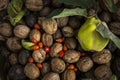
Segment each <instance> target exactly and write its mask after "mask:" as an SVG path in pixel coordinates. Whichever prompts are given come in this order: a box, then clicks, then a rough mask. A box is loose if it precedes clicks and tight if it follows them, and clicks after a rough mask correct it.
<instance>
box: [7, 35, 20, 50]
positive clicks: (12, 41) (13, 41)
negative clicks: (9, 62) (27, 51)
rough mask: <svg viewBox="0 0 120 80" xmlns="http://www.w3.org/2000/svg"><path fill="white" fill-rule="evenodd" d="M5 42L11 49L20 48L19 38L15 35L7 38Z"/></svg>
mask: <svg viewBox="0 0 120 80" xmlns="http://www.w3.org/2000/svg"><path fill="white" fill-rule="evenodd" d="M6 44H7V46H8V48H9V49H10V50H11V51H18V50H20V49H21V48H22V46H21V45H20V40H19V39H18V38H16V37H11V38H8V40H7V42H6Z"/></svg>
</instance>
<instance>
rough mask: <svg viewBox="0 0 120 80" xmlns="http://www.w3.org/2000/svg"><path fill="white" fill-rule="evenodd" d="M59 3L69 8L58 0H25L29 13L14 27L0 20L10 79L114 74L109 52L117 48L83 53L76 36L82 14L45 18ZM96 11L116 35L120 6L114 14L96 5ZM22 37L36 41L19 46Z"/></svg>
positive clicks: (101, 78)
mask: <svg viewBox="0 0 120 80" xmlns="http://www.w3.org/2000/svg"><path fill="white" fill-rule="evenodd" d="M0 2H2V0H0ZM3 2H4V4H2V5H0V15H3V17H5V16H6V15H7V13H6V12H5V9H6V7H7V4H8V0H3ZM2 6H3V7H2ZM62 6H64V7H68V8H71V6H68V5H63V4H60V3H59V2H58V0H43V1H42V0H26V2H25V8H26V9H27V12H28V13H27V14H26V15H25V16H24V17H23V18H22V20H21V21H20V22H19V23H18V24H17V25H15V26H14V27H13V26H12V25H11V24H10V23H9V22H8V21H7V22H6V20H1V19H0V35H2V36H4V37H5V38H6V40H5V45H6V46H7V49H8V50H7V51H8V52H9V54H6V53H7V52H5V51H4V50H2V51H1V53H2V54H4V55H8V60H9V64H10V66H9V67H10V69H9V71H8V78H9V79H10V80H28V79H29V80H77V79H81V78H91V79H92V80H96V79H97V80H109V79H110V77H111V75H112V74H113V72H112V70H111V59H112V56H113V55H112V53H113V52H114V51H115V50H116V47H115V48H111V44H109V45H108V47H106V49H104V50H102V51H100V52H85V51H84V50H83V49H82V48H81V46H80V44H79V43H78V40H77V38H76V34H77V31H78V29H79V28H80V26H81V25H82V24H83V22H84V21H85V18H84V17H81V16H71V17H63V18H58V19H48V20H46V19H45V17H46V16H47V15H48V14H49V13H50V12H51V11H52V10H54V9H56V8H60V7H62ZM92 10H94V9H90V10H89V15H91V14H92ZM2 11H3V12H2ZM4 13H6V15H4ZM97 13H98V14H100V15H99V16H100V19H101V20H103V21H105V22H107V23H109V22H110V24H109V25H110V29H111V30H112V31H113V32H114V33H115V34H117V35H120V27H119V26H120V8H119V9H118V10H117V12H116V13H115V14H110V13H109V12H108V11H106V10H103V9H102V8H101V7H100V6H99V4H98V5H97ZM113 15H115V16H117V17H116V18H117V20H116V18H115V19H114V17H111V16H113ZM0 17H2V16H0ZM112 20H113V21H114V22H112ZM88 36H89V35H88ZM22 39H25V40H27V41H31V42H33V43H34V44H35V45H34V46H33V47H32V50H31V51H29V50H26V49H24V48H23V47H22V45H21V40H22ZM112 45H113V44H112ZM116 61H117V60H116ZM119 63H120V60H119ZM116 65H117V64H116ZM113 69H114V68H113ZM116 69H117V68H116ZM119 73H120V69H119Z"/></svg>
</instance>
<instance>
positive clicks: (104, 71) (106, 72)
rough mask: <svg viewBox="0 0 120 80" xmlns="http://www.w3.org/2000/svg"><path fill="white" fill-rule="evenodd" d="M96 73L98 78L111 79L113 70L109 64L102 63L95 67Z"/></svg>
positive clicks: (100, 79) (99, 79)
mask: <svg viewBox="0 0 120 80" xmlns="http://www.w3.org/2000/svg"><path fill="white" fill-rule="evenodd" d="M94 75H95V77H96V78H97V79H98V80H110V78H111V75H112V72H111V70H110V68H109V67H108V66H106V65H101V66H99V67H97V68H96V69H95V71H94Z"/></svg>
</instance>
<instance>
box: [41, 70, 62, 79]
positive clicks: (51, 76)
mask: <svg viewBox="0 0 120 80" xmlns="http://www.w3.org/2000/svg"><path fill="white" fill-rule="evenodd" d="M42 80H60V76H59V74H57V73H54V72H49V73H47V74H46V75H45V76H44V77H43V78H42Z"/></svg>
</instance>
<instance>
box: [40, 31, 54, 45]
mask: <svg viewBox="0 0 120 80" xmlns="http://www.w3.org/2000/svg"><path fill="white" fill-rule="evenodd" d="M42 42H43V44H44V45H45V46H48V47H50V46H51V45H52V44H53V37H52V35H50V34H47V33H44V34H43V35H42Z"/></svg>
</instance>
